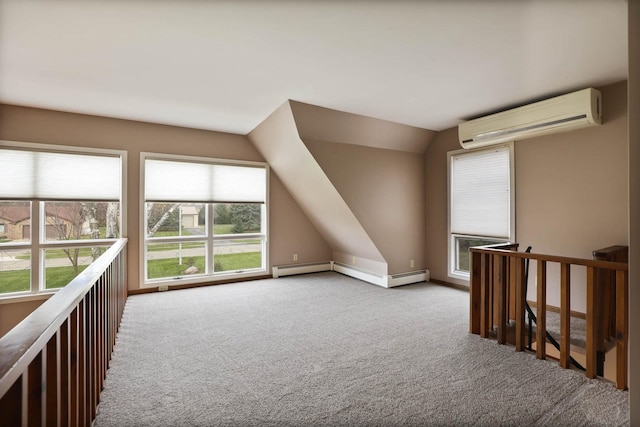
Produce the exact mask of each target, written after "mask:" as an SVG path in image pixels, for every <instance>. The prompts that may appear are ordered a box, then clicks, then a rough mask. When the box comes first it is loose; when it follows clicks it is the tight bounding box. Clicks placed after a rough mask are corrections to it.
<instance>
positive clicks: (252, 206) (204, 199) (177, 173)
mask: <svg viewBox="0 0 640 427" xmlns="http://www.w3.org/2000/svg"><path fill="white" fill-rule="evenodd" d="M267 175H268V174H267V167H266V165H265V164H264V163H253V162H242V163H229V162H226V161H222V160H217V159H202V158H193V157H185V156H163V155H158V154H150V153H143V177H144V205H143V222H144V225H143V228H142V229H143V230H144V243H145V244H144V260H143V263H144V273H143V274H144V277H143V282H144V283H146V284H147V285H153V286H158V285H162V284H171V283H176V282H178V283H191V282H204V281H207V280H211V278H214V277H220V276H222V275H225V276H243V275H255V274H258V273H260V274H262V273H264V272H265V271H266V265H267V259H266V258H267V251H266V242H267V221H266V214H267V208H266V200H267Z"/></svg>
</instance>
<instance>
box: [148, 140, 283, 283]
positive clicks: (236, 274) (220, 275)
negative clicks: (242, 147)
mask: <svg viewBox="0 0 640 427" xmlns="http://www.w3.org/2000/svg"><path fill="white" fill-rule="evenodd" d="M148 159H151V160H170V161H183V162H191V163H206V164H214V165H215V164H220V165H228V166H248V167H259V168H263V169H264V170H265V186H266V188H265V200H264V203H260V204H261V205H262V209H261V228H262V231H261V232H260V233H243V234H219V235H215V234H214V233H213V226H214V221H213V219H214V209H213V206H214V205H215V204H216V203H223V202H202V204H205V205H206V209H207V210H206V221H205V223H206V226H207V227H208V230H207V233H206V234H205V236H204V237H201V236H196V237H194V236H169V237H166V236H165V237H153V238H148V237H147V213H146V203H147V200H146V196H145V179H146V175H145V162H146V160H148ZM269 175H270V168H269V165H268V164H267V163H266V162H257V161H248V160H230V159H220V158H212V157H204V156H189V155H178V154H166V153H155V152H141V153H140V198H139V203H140V205H139V208H140V247H141V249H140V251H139V263H140V264H139V265H140V269H139V283H140V288H141V289H148V288H160V289H168V286H171V285H191V284H200V283H211V282H215V281H220V280H225V279H237V278H250V277H257V276H263V275H265V274H267V272H268V269H269V250H268V249H269V244H268V243H269V221H268V218H269V215H268V212H269ZM176 203H180V202H176ZM184 203H194V202H184ZM230 203H242V202H230ZM247 238H261V254H262V255H261V256H262V260H261V263H262V267H260V268H255V269H247V270H241V271H223V272H215V271H213V267H214V262H215V261H214V256H213V250H214V243H215V241H216V240H241V239H247ZM160 242H162V243H186V242H205V264H206V271H205V272H203V273H201V274H197V275H193V276H176V277H163V278H157V279H148V278H147V277H148V265H147V248H148V245H149V244H150V243H160Z"/></svg>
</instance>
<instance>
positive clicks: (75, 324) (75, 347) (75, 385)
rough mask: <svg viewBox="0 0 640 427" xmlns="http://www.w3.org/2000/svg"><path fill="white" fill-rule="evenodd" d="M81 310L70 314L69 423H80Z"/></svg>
mask: <svg viewBox="0 0 640 427" xmlns="http://www.w3.org/2000/svg"><path fill="white" fill-rule="evenodd" d="M79 310H80V307H76V308H75V309H74V310H73V311H72V312H71V316H69V327H70V328H69V329H70V334H69V347H70V354H69V425H70V426H77V425H79V422H78V418H79V414H78V413H79V407H80V403H79V402H80V397H79V396H80V387H79V377H80V369H79V368H80V361H79V358H80V338H79V335H80V333H79V327H80V322H79V319H78V318H79V316H80V315H79Z"/></svg>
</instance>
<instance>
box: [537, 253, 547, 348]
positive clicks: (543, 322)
mask: <svg viewBox="0 0 640 427" xmlns="http://www.w3.org/2000/svg"><path fill="white" fill-rule="evenodd" d="M537 282H538V283H537V287H538V289H537V298H536V299H537V307H538V308H537V310H536V311H537V313H536V314H537V316H536V317H537V320H538V321H537V322H536V325H537V329H536V357H537V358H538V359H546V358H547V262H546V261H542V260H540V261H538V280H537Z"/></svg>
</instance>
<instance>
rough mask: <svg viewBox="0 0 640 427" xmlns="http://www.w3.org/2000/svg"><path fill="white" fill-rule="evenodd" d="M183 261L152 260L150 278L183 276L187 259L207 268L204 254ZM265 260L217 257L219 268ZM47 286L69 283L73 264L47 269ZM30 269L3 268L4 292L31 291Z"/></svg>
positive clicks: (256, 255) (0, 289)
mask: <svg viewBox="0 0 640 427" xmlns="http://www.w3.org/2000/svg"><path fill="white" fill-rule="evenodd" d="M182 261H183V264H178V258H168V259H159V260H151V261H149V265H148V268H149V278H150V279H158V278H162V277H176V276H179V275H182V274H183V272H184V270H185V269H187V267H189V264H185V263H187V262H190V261H192V262H193V265H195V266H196V267H198V269H199V270H200V271H201V272H204V271H205V266H204V257H183V258H182ZM261 263H262V254H261V253H260V252H245V253H238V254H223V255H216V256H215V270H216V271H217V272H220V271H236V270H247V269H251V268H259V267H260V265H261ZM85 268H87V266H86V265H81V266H79V267H78V272H81V271H82V270H84V269H85ZM45 275H46V288H47V289H55V288H60V287H63V286H65V285H67V284H68V283H69V282H70V281H71V280H73V278H74V277H75V274H74V271H73V267H71V266H68V267H49V268H47V269H46V270H45ZM29 281H30V270H14V271H3V272H2V273H1V274H0V294H3V293H8V292H21V291H28V290H29V289H30V286H29Z"/></svg>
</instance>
